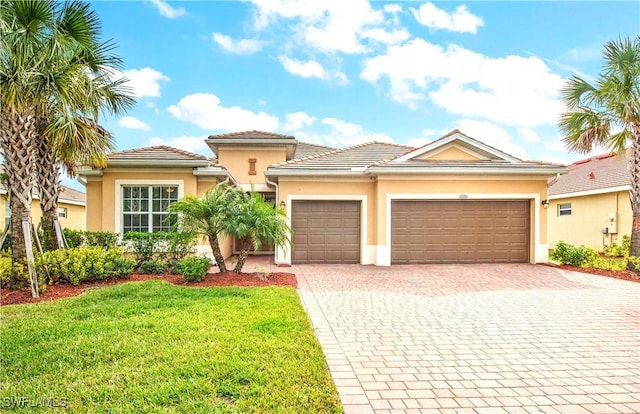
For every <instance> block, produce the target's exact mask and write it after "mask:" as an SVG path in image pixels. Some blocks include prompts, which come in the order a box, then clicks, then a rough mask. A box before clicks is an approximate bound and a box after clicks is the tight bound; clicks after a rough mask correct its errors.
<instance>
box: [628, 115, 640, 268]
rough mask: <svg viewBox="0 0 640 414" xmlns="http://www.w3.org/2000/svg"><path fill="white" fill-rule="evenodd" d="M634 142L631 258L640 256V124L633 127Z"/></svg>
mask: <svg viewBox="0 0 640 414" xmlns="http://www.w3.org/2000/svg"><path fill="white" fill-rule="evenodd" d="M632 131H633V142H632V143H631V150H632V152H633V153H632V156H631V160H630V162H629V172H630V173H631V192H630V197H631V212H632V214H633V221H632V224H631V248H630V251H629V254H630V255H631V256H636V257H639V256H640V123H634V124H633V125H632Z"/></svg>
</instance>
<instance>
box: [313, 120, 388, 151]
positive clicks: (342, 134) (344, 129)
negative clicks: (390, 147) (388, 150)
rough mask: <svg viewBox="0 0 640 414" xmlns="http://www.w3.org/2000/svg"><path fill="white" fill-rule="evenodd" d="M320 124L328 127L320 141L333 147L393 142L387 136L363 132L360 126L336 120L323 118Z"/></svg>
mask: <svg viewBox="0 0 640 414" xmlns="http://www.w3.org/2000/svg"><path fill="white" fill-rule="evenodd" d="M320 122H321V123H322V124H324V125H328V126H329V127H330V131H329V132H328V133H327V134H325V135H323V136H322V141H323V142H325V143H327V144H328V145H330V146H333V147H348V146H351V145H357V144H363V143H365V142H372V141H380V142H393V139H392V138H391V137H390V136H388V135H387V134H384V133H368V132H365V130H364V128H363V127H362V125H360V124H354V123H352V122H347V121H343V120H341V119H338V118H323V119H322V121H320Z"/></svg>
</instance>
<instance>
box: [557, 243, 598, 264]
mask: <svg viewBox="0 0 640 414" xmlns="http://www.w3.org/2000/svg"><path fill="white" fill-rule="evenodd" d="M550 257H551V259H552V260H555V261H558V262H560V264H569V265H572V266H578V267H581V266H584V265H586V264H588V263H589V262H593V261H594V260H596V259H597V258H598V257H599V256H598V251H597V250H596V249H593V248H591V247H585V246H580V247H576V246H573V245H571V244H569V243H566V242H564V241H559V242H558V243H557V244H556V248H555V249H553V250H552V251H551V256H550Z"/></svg>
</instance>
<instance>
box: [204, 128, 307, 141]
mask: <svg viewBox="0 0 640 414" xmlns="http://www.w3.org/2000/svg"><path fill="white" fill-rule="evenodd" d="M251 134H261V135H266V136H271V137H277V138H293V139H295V137H294V136H293V135H284V134H278V133H275V132H267V131H259V130H257V129H252V130H248V131H236V132H227V133H226V134H216V135H209V136H208V138H209V139H211V138H216V137H218V138H222V137H230V138H233V137H237V136H240V135H251Z"/></svg>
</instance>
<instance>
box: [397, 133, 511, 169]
mask: <svg viewBox="0 0 640 414" xmlns="http://www.w3.org/2000/svg"><path fill="white" fill-rule="evenodd" d="M453 146H455V147H457V148H458V149H459V150H460V151H462V152H465V153H467V154H469V155H472V156H473V158H477V159H478V160H479V161H487V160H490V161H494V162H510V163H517V162H522V160H521V159H519V158H516V157H514V156H513V155H509V154H507V153H506V152H503V151H500V150H499V149H497V148H494V147H492V146H490V145H487V144H485V143H484V142H481V141H478V140H477V139H474V138H471V137H469V136H467V135H465V134H463V133H462V132H460V131H459V130H457V129H454V130H453V131H451V132H449V133H448V134H446V135H444V136H442V137H440V138H438V139H437V140H435V141H433V142H430V143H428V144H426V145H424V146H422V147H420V148H418V149H416V150H414V151H411V152H409V153H407V154H404V155H402V156H400V157H398V158H396V159H395V160H394V161H398V162H403V161H411V160H416V161H417V160H421V161H423V162H424V161H430V158H433V157H435V156H436V155H437V154H440V153H441V152H442V151H443V150H446V149H448V148H450V147H453ZM434 160H435V161H437V157H436V159H434ZM449 161H451V160H449ZM460 161H465V162H469V161H470V160H469V159H461V160H460Z"/></svg>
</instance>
